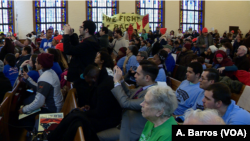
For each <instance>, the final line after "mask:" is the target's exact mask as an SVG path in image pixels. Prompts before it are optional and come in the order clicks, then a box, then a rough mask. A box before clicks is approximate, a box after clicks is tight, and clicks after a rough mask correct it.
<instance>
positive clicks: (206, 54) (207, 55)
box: [201, 45, 218, 64]
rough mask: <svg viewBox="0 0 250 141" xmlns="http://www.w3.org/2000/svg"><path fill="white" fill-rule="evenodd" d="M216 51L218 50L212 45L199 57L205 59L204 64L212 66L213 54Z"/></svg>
mask: <svg viewBox="0 0 250 141" xmlns="http://www.w3.org/2000/svg"><path fill="white" fill-rule="evenodd" d="M217 50H218V48H217V47H216V46H214V45H211V46H209V48H208V49H207V51H204V52H203V53H201V56H202V57H203V58H204V59H205V63H208V64H213V59H214V53H215V52H216V51H217Z"/></svg>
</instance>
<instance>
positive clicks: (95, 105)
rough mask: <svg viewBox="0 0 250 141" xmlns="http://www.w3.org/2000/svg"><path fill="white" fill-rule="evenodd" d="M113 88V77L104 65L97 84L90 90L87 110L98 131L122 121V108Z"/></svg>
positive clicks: (87, 114) (92, 123)
mask: <svg viewBox="0 0 250 141" xmlns="http://www.w3.org/2000/svg"><path fill="white" fill-rule="evenodd" d="M113 88H114V81H113V77H112V76H109V75H108V73H107V71H106V68H104V67H103V69H102V70H101V71H100V74H99V77H98V80H97V84H96V85H95V86H94V88H93V89H92V91H91V92H90V99H89V102H88V103H89V106H90V110H89V111H87V112H85V114H86V116H87V117H88V118H89V120H90V122H91V125H92V126H93V128H94V129H95V131H96V132H99V131H102V130H106V129H109V128H112V127H115V126H117V125H118V124H119V123H120V122H121V115H122V109H121V107H120V105H119V103H118V101H117V100H116V99H115V97H114V96H113V94H112V92H111V90H112V89H113Z"/></svg>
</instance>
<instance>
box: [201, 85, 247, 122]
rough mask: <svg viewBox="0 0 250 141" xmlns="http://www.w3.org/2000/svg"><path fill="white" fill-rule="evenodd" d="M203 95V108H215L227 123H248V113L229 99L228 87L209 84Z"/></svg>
mask: <svg viewBox="0 0 250 141" xmlns="http://www.w3.org/2000/svg"><path fill="white" fill-rule="evenodd" d="M204 95H205V96H204V98H203V100H202V102H203V105H204V108H205V109H216V110H217V111H218V113H219V115H220V116H221V117H222V119H223V120H224V121H225V123H226V124H227V125H250V113H249V112H248V111H246V110H244V109H242V108H241V107H239V106H238V105H236V104H235V101H234V100H231V92H230V88H229V87H228V86H226V85H225V84H223V83H220V82H218V83H214V84H212V85H210V86H209V87H208V88H207V89H206V90H205V93H204Z"/></svg>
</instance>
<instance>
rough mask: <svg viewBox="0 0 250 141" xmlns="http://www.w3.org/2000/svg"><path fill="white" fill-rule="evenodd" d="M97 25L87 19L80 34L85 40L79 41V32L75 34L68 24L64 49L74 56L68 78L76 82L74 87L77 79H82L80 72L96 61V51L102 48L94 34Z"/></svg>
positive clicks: (64, 37) (75, 83) (81, 27)
mask: <svg viewBox="0 0 250 141" xmlns="http://www.w3.org/2000/svg"><path fill="white" fill-rule="evenodd" d="M95 30H96V25H95V23H94V22H93V21H90V20H86V21H84V22H83V23H82V26H80V29H79V31H80V34H81V35H82V36H83V41H82V42H81V43H79V39H78V36H77V34H73V30H72V28H71V27H70V25H68V24H67V25H66V26H65V28H64V35H63V39H64V40H63V49H64V52H65V53H66V54H67V55H71V56H72V58H71V60H70V64H69V70H68V75H67V80H68V81H70V82H74V87H75V86H76V85H77V81H78V80H80V74H82V73H83V71H84V69H85V68H86V67H87V66H88V65H89V64H91V63H93V62H94V60H95V56H96V53H97V52H98V51H99V50H100V47H99V44H98V41H97V39H96V38H95V36H94V33H95Z"/></svg>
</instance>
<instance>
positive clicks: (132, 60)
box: [123, 45, 138, 74]
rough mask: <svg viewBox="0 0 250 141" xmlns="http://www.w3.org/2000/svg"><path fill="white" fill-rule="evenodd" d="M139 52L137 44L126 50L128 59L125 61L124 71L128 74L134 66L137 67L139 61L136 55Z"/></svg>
mask: <svg viewBox="0 0 250 141" xmlns="http://www.w3.org/2000/svg"><path fill="white" fill-rule="evenodd" d="M137 54H138V48H137V47H136V46H135V45H131V46H129V47H128V48H127V51H126V55H127V57H126V59H125V60H124V63H123V73H124V74H126V73H128V71H129V70H130V68H131V67H132V68H133V67H136V65H137V63H138V62H137V61H136V55H137Z"/></svg>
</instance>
